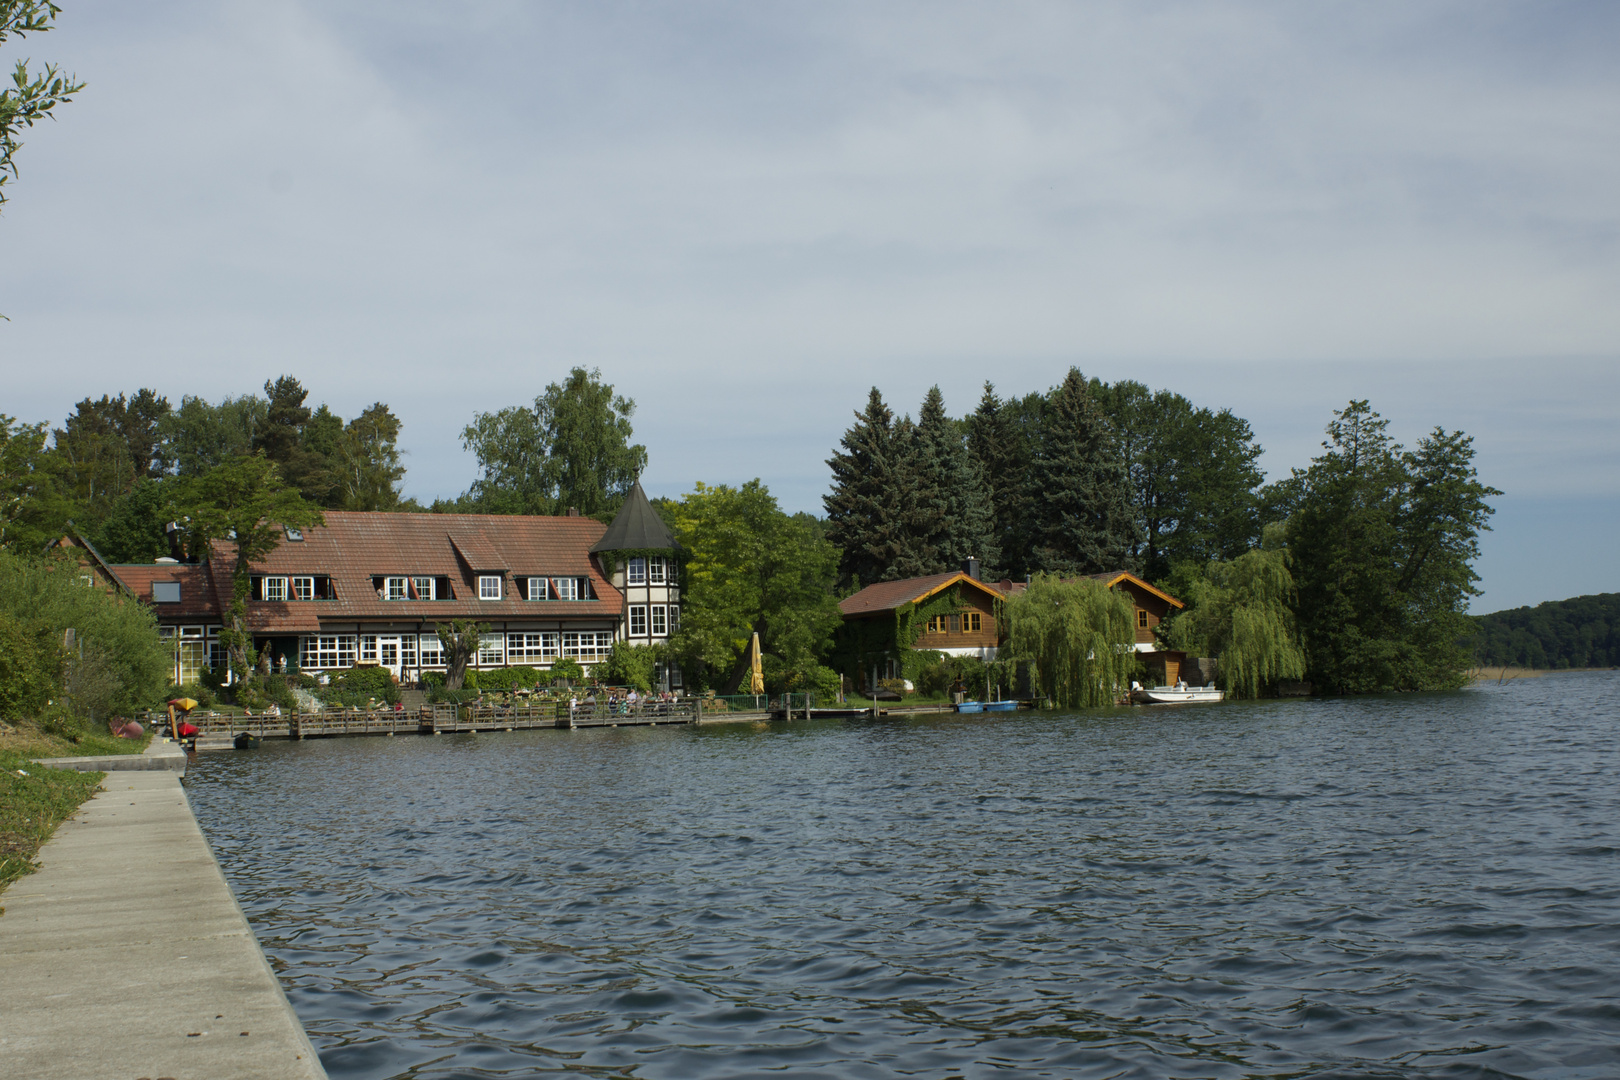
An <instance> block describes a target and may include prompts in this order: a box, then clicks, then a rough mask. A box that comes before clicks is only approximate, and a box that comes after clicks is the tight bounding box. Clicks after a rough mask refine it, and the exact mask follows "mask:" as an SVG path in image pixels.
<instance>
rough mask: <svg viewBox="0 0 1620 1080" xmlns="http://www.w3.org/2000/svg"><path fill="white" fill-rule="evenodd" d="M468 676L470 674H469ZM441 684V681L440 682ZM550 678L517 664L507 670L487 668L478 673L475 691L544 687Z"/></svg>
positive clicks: (525, 665) (536, 669)
mask: <svg viewBox="0 0 1620 1080" xmlns="http://www.w3.org/2000/svg"><path fill="white" fill-rule="evenodd" d="M469 674H471V673H470V672H469ZM440 681H441V682H442V681H443V680H440ZM550 682H551V676H550V675H548V674H547V673H546V672H544V671H541V670H540V669H539V668H535V667H530V666H529V665H527V664H517V665H514V666H512V667H507V668H489V669H486V670H484V671H481V672H479V673H478V686H477V687H476V688H477V689H482V690H513V689H516V688H518V687H523V688H528V687H531V686H544V685H546V684H548V683H550Z"/></svg>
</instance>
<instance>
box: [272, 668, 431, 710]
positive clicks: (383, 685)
mask: <svg viewBox="0 0 1620 1080" xmlns="http://www.w3.org/2000/svg"><path fill="white" fill-rule="evenodd" d="M258 692H259V693H261V694H262V693H263V691H262V690H261V691H258ZM315 696H316V697H318V698H320V699H321V700H322V701H324V702H325V703H326V704H328V705H341V706H344V707H346V708H363V707H365V706H366V705H369V704H370V703H371V702H372V701H379V702H386V703H387V704H390V705H392V704H393V703H394V702H396V701H398V700H399V684H398V683H396V682H395V681H394V676H393V675H392V674H390V673H389V671H388V669H387V668H384V667H352V668H348V669H347V670H344V671H338V672H333V673H331V684H330V685H328V686H323V687H321V688H320V689H318V690H317V691H316V692H315ZM266 700H268V699H266Z"/></svg>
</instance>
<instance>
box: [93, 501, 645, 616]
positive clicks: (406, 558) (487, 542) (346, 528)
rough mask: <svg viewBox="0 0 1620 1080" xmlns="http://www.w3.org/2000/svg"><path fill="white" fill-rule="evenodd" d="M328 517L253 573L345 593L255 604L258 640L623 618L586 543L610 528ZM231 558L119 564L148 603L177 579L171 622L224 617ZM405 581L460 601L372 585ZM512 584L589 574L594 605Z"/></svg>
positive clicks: (491, 517) (530, 520)
mask: <svg viewBox="0 0 1620 1080" xmlns="http://www.w3.org/2000/svg"><path fill="white" fill-rule="evenodd" d="M325 516H326V524H325V525H324V526H320V527H313V528H307V529H304V530H303V534H302V535H303V539H302V540H290V539H289V540H284V541H283V542H282V543H281V544H280V545H279V546H277V548H276V550H275V551H272V552H271V553H270V554H269V555H267V556H266V557H265V558H264V559H262V560H260V561H259V562H257V563H255V564H254V565H253V566H252V568H251V569H252V572H253V573H255V574H286V575H289V576H292V575H303V574H309V575H315V576H325V577H330V578H331V579H332V586H333V590H334V592H335V593H336V596H337V598H336V599H335V600H286V601H270V600H255V601H250V602H249V603H248V625H249V626H250V627H252V629H253V630H254V631H255V632H256V633H261V634H264V633H288V634H291V633H313V632H315V630H316V629H317V628H318V626H319V625H320V624H321V623H332V622H338V623H342V622H351V623H352V622H356V621H361V620H364V621H378V620H386V621H389V622H424V623H431V622H437V621H441V620H445V619H466V618H474V619H480V620H485V621H491V622H494V621H497V620H502V621H504V620H512V621H518V620H534V619H558V618H561V619H582V618H598V619H616V618H618V617H619V615H620V614H621V612H622V611H623V607H624V600H623V597H622V596H620V594H619V592H618V590H616V589H615V588H613V586H612V585H611V584H609V583H608V581H607V579H606V578H605V577H603V575H602V572H601V569H600V568H599V567H598V566H597V565H596V560H594V559H593V558H591V555H590V547H591V544H593V543H595V542H596V541H597V540H598V539H600V538H601V535H602V523H601V522H599V521H593V520H592V519H590V518H585V517H529V516H517V515H500V514H393V513H381V512H376V513H373V512H360V511H343V510H328V511H326V515H325ZM233 558H234V556H233V553H232V552H231V550H230V545H228V544H221V545H218V546H217V547H215V549H214V551H213V558H212V559H211V560H210V561H209V562H205V563H200V564H188V563H158V564H156V565H141V566H116V567H114V568H113V569H114V571H115V572H116V573H117V575H118V577H119V579H120V580H121V581H123V582H124V584H126V585H128V586H129V587H130V588H131V589H132V590H134V592H135V593H136V595H137V596H138V597H139V598H140V599H141V600H143V601H145V602H147V603H151V600H152V582H154V581H179V582H180V583H181V587H180V600H181V602H180V603H179V604H156V605H153V611H154V612H156V613H157V615H158V616H159V617H160V618H162V619H163V620H164V621H165V622H173V621H176V620H177V619H185V620H194V621H198V622H201V621H203V620H205V619H206V620H208V621H211V622H219V621H220V620H221V616H222V614H223V613H224V611H225V609H226V607H227V606H228V605H229V604H230V594H231V566H232V560H233ZM473 564H476V565H473ZM480 573H500V574H502V576H503V577H505V578H506V585H505V587H504V588H502V590H501V599H499V600H481V599H479V598H478V581H477V578H478V575H479V574H480ZM400 575H403V576H421V577H434V578H448V579H449V580H450V585H451V588H452V589H453V590H454V592H455V596H454V598H453V599H448V600H383V599H380V598H379V597H378V596H377V589H376V587H375V585H374V584H373V579H374V578H376V577H384V576H400ZM515 577H550V578H562V577H583V578H589V579H590V582H591V591H592V592H593V593H594V594H595V596H596V597H597V599H595V600H546V601H529V600H525V599H521V598H520V597H519V595H518V590H517V589H516V588H515V587H514V582H513V581H512V578H515Z"/></svg>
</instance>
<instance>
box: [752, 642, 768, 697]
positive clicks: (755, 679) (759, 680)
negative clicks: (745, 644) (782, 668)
mask: <svg viewBox="0 0 1620 1080" xmlns="http://www.w3.org/2000/svg"><path fill="white" fill-rule="evenodd" d="M749 649H750V651H751V652H752V653H753V670H752V672H751V673H750V674H749V676H748V692H749V693H750V694H763V693H764V692H765V669H764V668H763V667H761V666H760V663H759V631H758V630H755V631H754V643H753V644H752V645H750V646H749Z"/></svg>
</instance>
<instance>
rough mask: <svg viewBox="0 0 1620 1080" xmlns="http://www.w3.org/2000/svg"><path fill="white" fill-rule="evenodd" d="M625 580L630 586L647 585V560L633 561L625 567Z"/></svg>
mask: <svg viewBox="0 0 1620 1080" xmlns="http://www.w3.org/2000/svg"><path fill="white" fill-rule="evenodd" d="M624 580H625V583H626V584H628V585H645V584H647V560H646V559H631V560H630V561H629V563H627V564H626V565H625V570H624Z"/></svg>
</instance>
